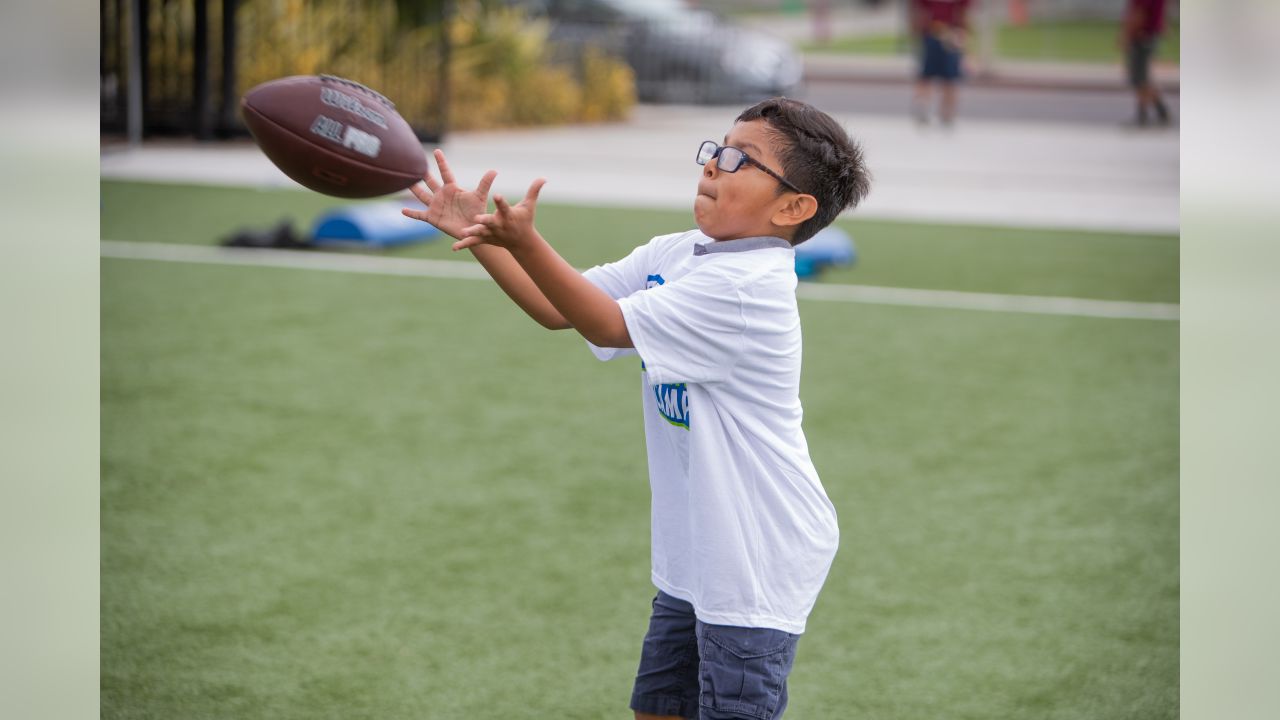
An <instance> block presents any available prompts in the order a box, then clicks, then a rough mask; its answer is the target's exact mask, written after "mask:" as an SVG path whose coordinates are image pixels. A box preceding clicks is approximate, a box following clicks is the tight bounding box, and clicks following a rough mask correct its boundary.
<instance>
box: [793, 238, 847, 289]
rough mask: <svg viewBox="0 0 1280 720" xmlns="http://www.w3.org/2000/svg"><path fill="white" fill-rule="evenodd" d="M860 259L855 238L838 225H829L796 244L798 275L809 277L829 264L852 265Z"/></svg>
mask: <svg viewBox="0 0 1280 720" xmlns="http://www.w3.org/2000/svg"><path fill="white" fill-rule="evenodd" d="M857 261H858V251H857V250H856V249H855V248H854V247H853V238H851V237H849V233H847V232H845V231H843V230H841V229H840V228H838V227H834V226H827V227H825V228H823V229H822V230H820V231H818V234H817V235H814V236H813V237H811V238H809V239H808V240H806V241H804V242H802V243H800V244H799V245H797V246H796V275H797V276H798V277H801V278H808V277H813V276H814V275H817V274H818V272H819V271H821V270H822V268H824V267H826V266H828V265H852V264H854V263H856V262H857Z"/></svg>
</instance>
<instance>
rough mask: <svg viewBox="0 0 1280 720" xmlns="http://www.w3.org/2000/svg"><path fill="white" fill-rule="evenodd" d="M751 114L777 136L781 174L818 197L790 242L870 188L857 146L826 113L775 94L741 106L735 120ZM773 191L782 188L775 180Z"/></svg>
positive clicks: (854, 202)
mask: <svg viewBox="0 0 1280 720" xmlns="http://www.w3.org/2000/svg"><path fill="white" fill-rule="evenodd" d="M751 120H764V121H765V122H766V123H768V125H769V127H770V129H771V130H772V131H773V132H774V133H776V134H777V136H778V138H779V139H780V140H781V141H782V142H781V143H780V147H779V148H778V157H779V160H780V161H781V162H782V174H783V175H784V176H786V178H787V180H790V181H791V182H792V183H794V184H795V185H796V187H799V188H800V189H801V190H804V191H805V192H807V193H809V194H811V195H813V196H814V197H815V198H817V199H818V212H817V213H816V214H815V215H814V216H813V217H811V218H809V219H808V220H806V221H804V222H803V223H801V224H800V225H799V226H798V227H796V232H795V236H794V237H793V238H791V244H792V245H799V244H800V243H802V242H804V241H805V240H808V239H809V238H811V237H813V236H814V235H817V234H818V231H819V230H821V229H822V228H824V227H826V226H828V225H830V224H831V222H832V221H833V220H835V219H836V216H837V215H839V214H840V213H841V212H843V211H844V209H845V208H851V207H854V206H856V205H857V204H858V203H859V202H861V201H862V199H863V198H864V197H866V196H867V193H868V192H869V191H870V190H871V174H870V172H868V171H867V165H866V162H865V161H864V160H863V158H862V147H861V146H859V145H858V143H857V142H855V141H854V140H853V139H852V138H850V137H849V134H848V133H847V132H845V130H844V128H843V127H841V126H840V123H838V122H836V121H835V120H833V119H832V118H831V116H830V115H828V114H826V113H824V112H822V111H821V110H819V109H817V108H815V107H813V106H812V105H809V104H808V103H803V102H800V101H799V100H791V99H789V98H784V97H775V98H770V99H768V100H764V101H762V102H759V103H757V104H755V105H753V106H751V107H749V108H747V109H746V110H743V111H742V114H741V115H739V116H738V119H737V120H736V122H749V121H751ZM778 192H779V193H781V192H783V189H782V187H781V186H779V189H778Z"/></svg>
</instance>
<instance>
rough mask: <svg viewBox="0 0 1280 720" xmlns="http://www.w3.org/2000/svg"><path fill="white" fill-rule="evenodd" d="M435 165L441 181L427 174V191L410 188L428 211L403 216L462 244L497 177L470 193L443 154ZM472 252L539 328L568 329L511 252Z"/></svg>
mask: <svg viewBox="0 0 1280 720" xmlns="http://www.w3.org/2000/svg"><path fill="white" fill-rule="evenodd" d="M435 161H436V165H438V166H439V167H440V179H436V178H435V177H433V176H432V175H431V173H430V171H428V172H427V174H426V175H425V176H424V177H423V182H424V183H425V184H426V186H425V187H423V186H422V185H417V184H415V185H414V186H413V187H412V188H410V189H411V190H412V191H413V194H414V195H415V196H417V198H418V199H419V200H421V201H422V204H423V205H425V206H426V207H425V209H422V210H418V209H415V208H405V209H404V210H402V211H401V212H403V213H404V215H405V216H407V217H411V218H413V219H415V220H421V221H423V222H427V223H431V224H432V225H434V226H436V227H437V228H439V229H440V230H441V231H443V232H444V233H446V234H447V235H450V236H451V237H453V238H455V239H457V240H461V239H463V238H465V237H466V234H465V233H464V232H463V231H464V230H465V228H466V227H467V226H469V225H471V224H472V223H474V222H475V217H476V216H477V215H480V214H481V213H483V212H484V211H485V210H486V209H487V206H488V197H489V187H490V186H491V185H493V179H494V178H495V177H497V173H496V172H494V171H492V170H490V171H489V172H487V173H485V174H484V177H482V178H480V184H479V185H477V186H476V189H475V190H470V191H468V190H463V189H462V188H461V187H459V186H458V183H457V180H456V179H455V178H454V176H453V171H452V170H450V169H449V161H448V160H446V159H445V156H444V151H443V150H438V149H437V150H436V151H435ZM471 251H472V254H474V255H475V257H476V260H478V261H480V265H481V266H483V267H484V269H485V270H486V271H487V272H488V273H489V275H490V276H492V277H493V279H494V281H495V282H496V283H498V287H500V288H502V290H503V292H505V293H506V294H507V296H508V297H510V298H511V299H512V300H513V301H515V303H516V305H519V306H520V309H522V310H524V311H525V312H526V313H527V314H528V315H529V317H531V318H533V319H534V320H535V321H537V322H538V324H539V325H542V326H543V327H546V328H550V329H552V330H563V329H565V328H568V327H569V323H568V321H566V320H565V319H564V317H562V316H561V315H560V313H559V312H557V311H556V309H555V308H554V307H552V305H551V303H549V302H547V299H546V298H545V297H543V295H542V292H541V291H540V290H538V287H537V286H536V285H534V283H533V281H532V280H530V279H529V276H528V275H527V274H525V272H524V270H523V269H521V267H520V264H519V263H517V262H516V261H515V259H514V258H512V257H511V254H510V253H509V252H507V251H506V250H504V249H502V248H500V247H492V246H477V247H474V248H472V250H471Z"/></svg>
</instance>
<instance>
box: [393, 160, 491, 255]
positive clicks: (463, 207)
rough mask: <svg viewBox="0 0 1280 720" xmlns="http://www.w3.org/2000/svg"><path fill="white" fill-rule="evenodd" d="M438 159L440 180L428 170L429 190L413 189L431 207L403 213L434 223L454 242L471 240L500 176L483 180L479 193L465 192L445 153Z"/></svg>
mask: <svg viewBox="0 0 1280 720" xmlns="http://www.w3.org/2000/svg"><path fill="white" fill-rule="evenodd" d="M435 159H436V165H438V166H439V167H440V179H436V178H435V177H433V176H432V175H431V171H430V170H428V171H427V174H426V175H424V176H423V178H422V180H423V182H425V183H426V187H423V185H422V184H420V183H414V185H413V187H411V188H409V189H410V190H412V191H413V194H414V195H416V196H417V197H418V199H419V200H421V201H422V204H423V205H426V206H427V207H426V209H425V210H417V209H414V208H404V209H403V210H401V211H400V212H401V213H403V214H404V215H405V216H406V217H411V218H413V219H414V220H421V221H423V222H427V223H431V224H432V225H435V226H436V227H437V228H440V230H441V231H443V232H445V233H447V234H448V235H450V236H452V237H453V238H455V239H458V240H463V239H465V238H466V237H467V235H466V229H467V227H468V226H470V225H473V224H474V223H475V222H476V216H477V215H481V214H482V213H484V211H485V210H487V209H488V207H489V186H491V185H493V179H494V178H495V177H497V176H498V173H496V172H494V171H493V170H490V171H489V172H487V173H485V174H484V177H482V178H480V184H479V185H476V189H475V190H464V189H463V188H461V187H459V186H458V182H457V180H455V179H454V177H453V171H452V170H450V169H449V162H448V161H447V160H445V157H444V151H443V150H439V149H437V150H436V151H435ZM455 249H456V248H455Z"/></svg>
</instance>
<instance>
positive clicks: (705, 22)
mask: <svg viewBox="0 0 1280 720" xmlns="http://www.w3.org/2000/svg"><path fill="white" fill-rule="evenodd" d="M516 4H518V5H522V6H524V7H525V8H527V9H528V10H529V11H530V12H531V14H532V15H534V16H535V17H545V18H546V19H547V20H549V21H550V23H551V31H550V33H551V34H550V37H549V40H550V41H551V43H552V44H553V46H554V47H556V48H557V50H558V52H559V53H560V54H561V55H571V56H576V57H580V55H581V53H582V52H584V51H585V50H586V49H587V48H589V47H594V48H597V49H599V50H601V51H603V52H606V53H609V54H611V55H614V56H616V57H619V58H621V59H623V60H624V61H625V62H626V63H627V64H628V65H630V66H631V68H632V70H633V71H634V72H635V76H636V93H637V95H638V96H639V99H640V100H641V101H642V102H659V103H736V102H750V101H754V100H759V99H763V98H766V97H772V96H774V95H785V94H788V93H790V92H791V91H792V90H794V89H795V87H796V86H797V85H799V83H800V76H801V70H802V63H801V61H800V57H799V55H798V54H797V53H796V52H795V50H794V49H792V47H791V46H790V45H788V44H787V43H786V42H784V41H782V40H779V39H778V38H775V37H773V36H770V35H766V34H764V33H761V32H758V31H755V30H750V29H746V28H742V27H738V26H736V25H734V24H733V23H731V22H729V21H727V20H725V19H723V18H720V17H717V16H716V15H714V14H712V13H710V12H707V11H703V10H696V9H692V8H689V7H687V6H686V5H685V4H683V3H682V2H680V1H679V0H527V1H526V2H518V3H516ZM562 59H563V58H562Z"/></svg>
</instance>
